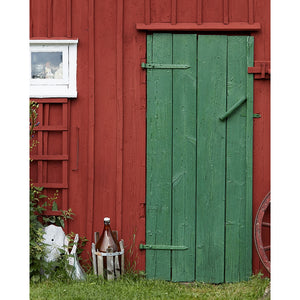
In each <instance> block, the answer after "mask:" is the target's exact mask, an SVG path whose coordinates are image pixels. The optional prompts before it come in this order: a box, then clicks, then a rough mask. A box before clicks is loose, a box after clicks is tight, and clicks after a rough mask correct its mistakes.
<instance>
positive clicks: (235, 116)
mask: <svg viewBox="0 0 300 300" xmlns="http://www.w3.org/2000/svg"><path fill="white" fill-rule="evenodd" d="M246 51H247V37H245V36H239V37H238V36H230V37H228V81H227V110H228V109H229V108H230V107H232V106H233V105H234V104H235V103H236V102H237V101H238V99H241V98H245V97H246V89H247V58H246V54H247V53H246ZM246 103H247V102H245V103H244V104H243V105H242V106H240V107H239V108H238V109H237V110H236V111H235V112H234V113H232V114H231V115H230V116H229V117H228V119H227V161H226V233H225V235H226V256H225V281H226V282H235V281H240V280H243V279H245V278H244V277H243V276H242V274H241V273H240V268H242V265H243V264H244V263H245V261H244V260H245V258H244V257H243V251H244V250H245V247H247V246H248V247H251V244H250V245H247V244H246V242H245V209H246V207H245V195H246V159H245V158H246V157H245V156H246V143H245V138H246ZM248 259H251V258H248ZM241 276H242V278H241Z"/></svg>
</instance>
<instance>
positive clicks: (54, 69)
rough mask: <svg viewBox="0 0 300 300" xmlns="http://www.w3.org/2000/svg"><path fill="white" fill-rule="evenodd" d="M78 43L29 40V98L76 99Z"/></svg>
mask: <svg viewBox="0 0 300 300" xmlns="http://www.w3.org/2000/svg"><path fill="white" fill-rule="evenodd" d="M77 43H78V40H31V41H30V65H31V68H30V97H32V98H58V97H68V98H76V97H77V84H76V71H77Z"/></svg>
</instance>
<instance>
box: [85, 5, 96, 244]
mask: <svg viewBox="0 0 300 300" xmlns="http://www.w3.org/2000/svg"><path fill="white" fill-rule="evenodd" d="M88 26H89V35H88V147H87V148H88V151H87V201H86V212H87V213H86V233H87V234H88V235H89V237H90V240H91V239H92V236H93V223H94V181H95V0H89V7H88Z"/></svg>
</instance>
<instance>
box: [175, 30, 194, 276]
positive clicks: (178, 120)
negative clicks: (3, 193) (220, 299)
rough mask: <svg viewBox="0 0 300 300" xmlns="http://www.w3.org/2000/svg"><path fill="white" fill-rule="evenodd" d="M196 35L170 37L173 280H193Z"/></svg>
mask: <svg viewBox="0 0 300 300" xmlns="http://www.w3.org/2000/svg"><path fill="white" fill-rule="evenodd" d="M196 61H197V35H196V34H174V35H173V63H174V64H187V65H189V66H190V68H189V69H183V70H182V69H174V70H173V174H172V244H173V245H178V246H187V247H188V250H185V251H173V252H172V281H194V280H195V194H196V100H197V99H196V76H197V74H196Z"/></svg>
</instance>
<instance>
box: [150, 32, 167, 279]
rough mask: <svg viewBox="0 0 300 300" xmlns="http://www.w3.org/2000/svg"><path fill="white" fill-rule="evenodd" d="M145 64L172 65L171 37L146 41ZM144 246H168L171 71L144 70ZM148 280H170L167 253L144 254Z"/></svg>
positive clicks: (163, 36) (152, 252) (155, 36)
mask: <svg viewBox="0 0 300 300" xmlns="http://www.w3.org/2000/svg"><path fill="white" fill-rule="evenodd" d="M147 44H148V45H147V46H148V47H147V50H148V52H147V60H148V61H151V62H154V63H166V64H170V63H172V34H153V35H152V36H151V35H149V36H148V37H147ZM147 95H148V99H147V183H146V184H147V187H146V189H147V192H146V215H147V218H146V243H147V244H150V245H151V244H154V245H155V244H157V245H159V244H169V245H171V182H172V176H171V175H172V173H171V171H172V70H166V69H148V70H147ZM146 272H147V276H148V278H159V279H165V280H170V279H171V277H170V276H171V250H170V251H165V250H164V251H162V250H147V252H146Z"/></svg>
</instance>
